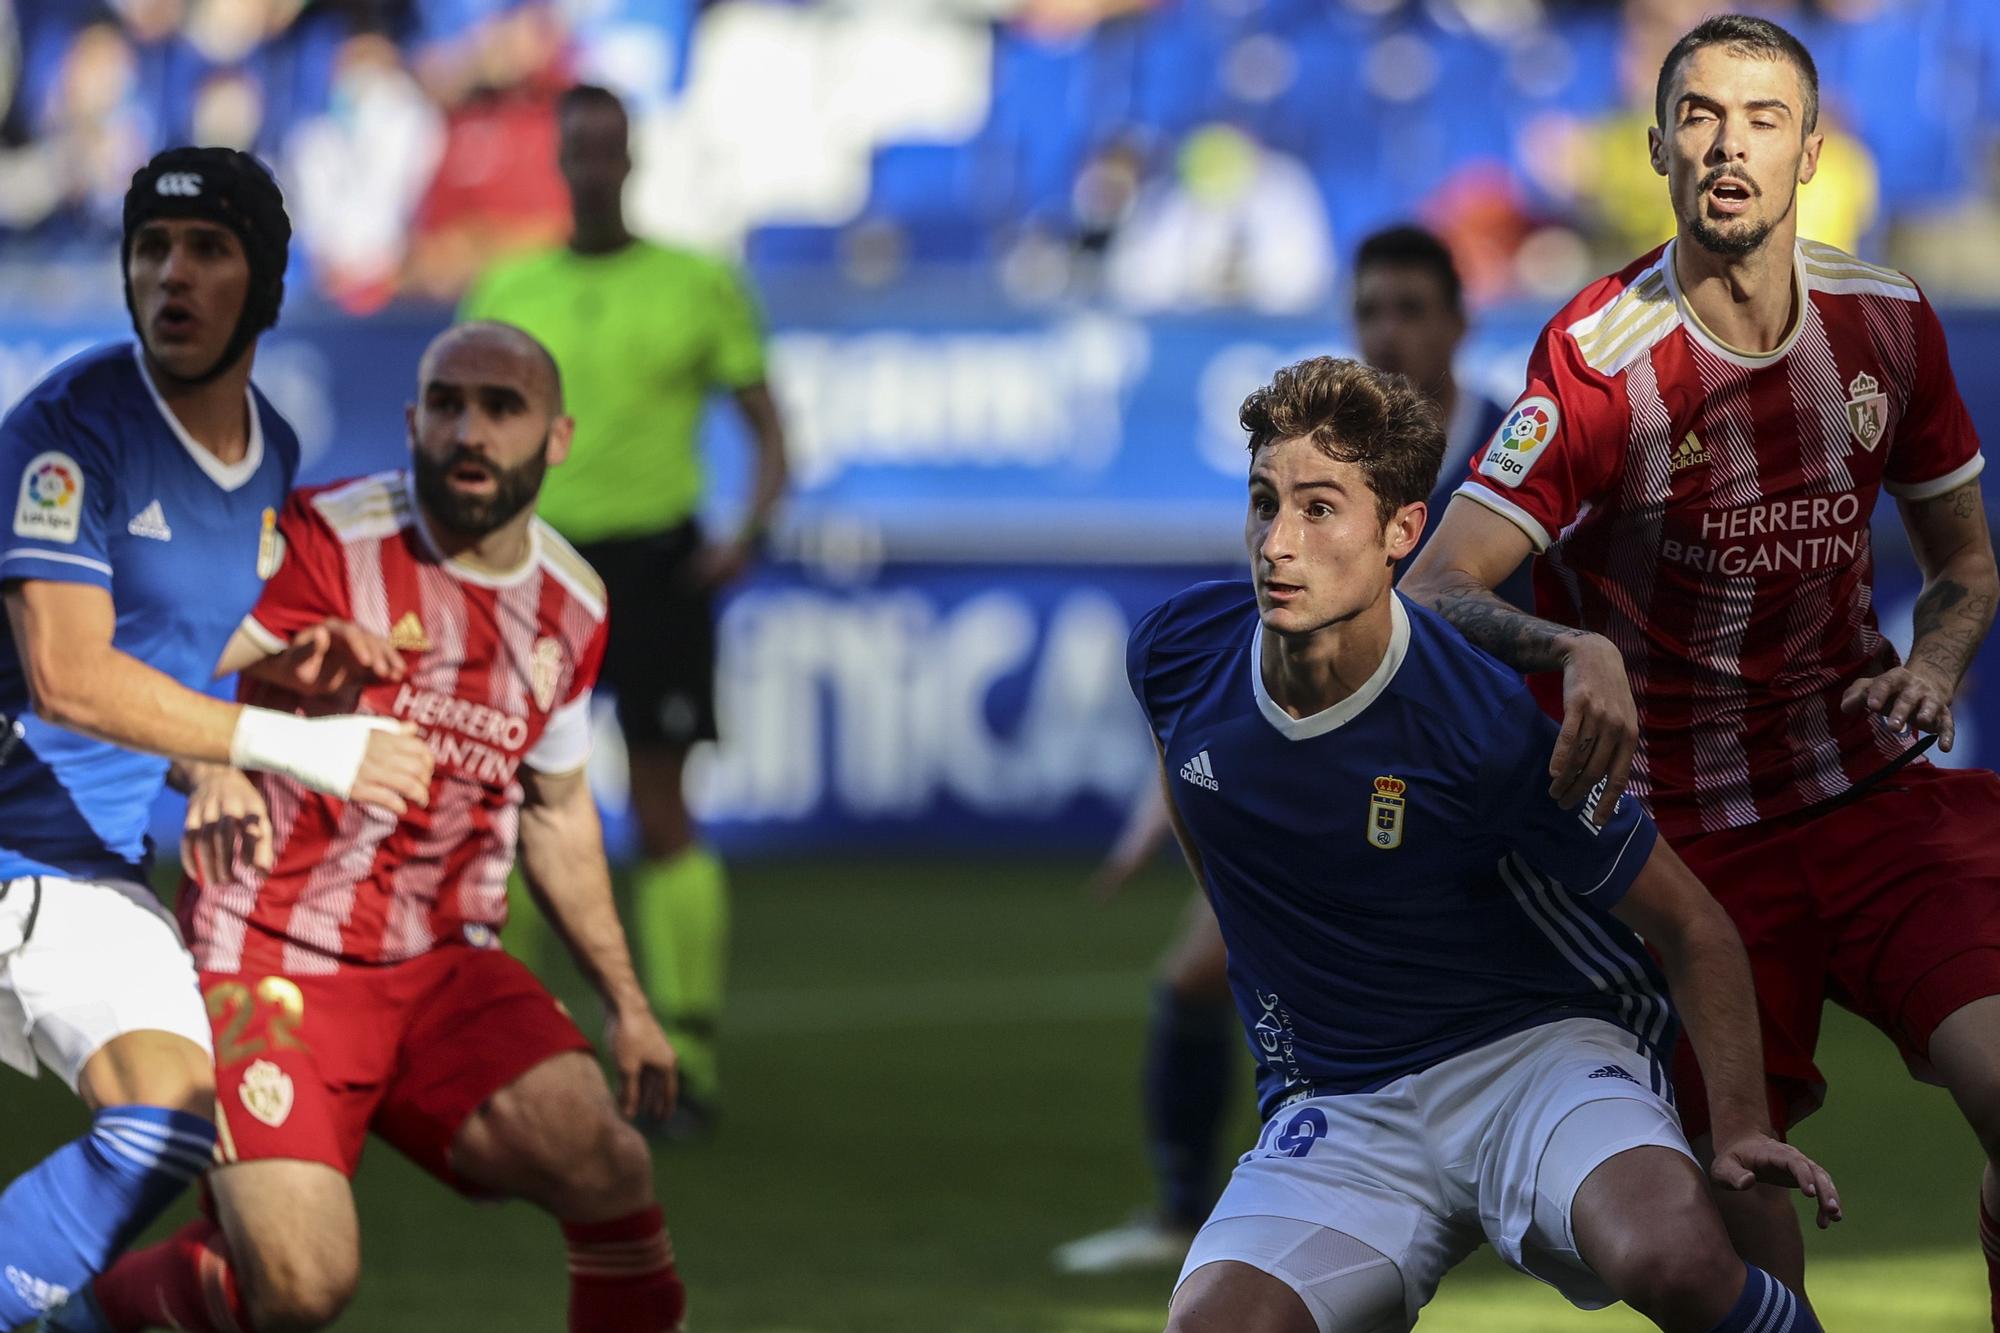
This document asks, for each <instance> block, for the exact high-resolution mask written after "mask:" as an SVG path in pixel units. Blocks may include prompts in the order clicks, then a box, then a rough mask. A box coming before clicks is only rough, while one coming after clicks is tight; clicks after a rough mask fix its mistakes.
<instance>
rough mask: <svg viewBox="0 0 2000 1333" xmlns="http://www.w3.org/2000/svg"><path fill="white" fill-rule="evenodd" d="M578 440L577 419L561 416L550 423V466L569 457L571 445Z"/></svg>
mask: <svg viewBox="0 0 2000 1333" xmlns="http://www.w3.org/2000/svg"><path fill="white" fill-rule="evenodd" d="M575 439H576V418H575V417H572V416H560V417H557V418H556V419H555V420H554V421H551V422H550V423H549V459H548V461H549V466H551V467H553V466H555V465H556V464H557V463H560V462H562V461H563V460H564V459H565V458H568V457H569V446H570V443H571V442H572V441H573V440H575Z"/></svg>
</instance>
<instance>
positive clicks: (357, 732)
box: [229, 708, 402, 801]
mask: <svg viewBox="0 0 2000 1333" xmlns="http://www.w3.org/2000/svg"><path fill="white" fill-rule="evenodd" d="M401 725H402V724H401V723H399V722H396V721H394V720H393V719H390V718H386V717H356V716H348V715H342V716H340V717H294V716H293V715H292V714H290V713H279V712H274V711H272V710H271V709H268V708H245V709H244V710H243V713H242V715H241V717H239V718H238V719H237V723H236V734H235V736H233V737H232V738H231V739H230V742H229V762H230V763H232V764H234V765H235V766H236V767H238V768H246V769H259V770H261V771H263V772H266V773H280V774H283V775H284V776H285V777H288V778H296V779H298V780H299V781H300V782H302V783H304V784H305V785H306V786H308V787H310V788H312V789H313V790H314V791H316V792H322V793H324V794H325V795H328V796H337V797H339V798H340V799H341V800H343V801H344V800H347V799H348V797H349V795H350V794H351V793H352V792H353V790H354V779H355V776H356V775H357V774H358V773H360V771H361V759H362V756H363V755H365V754H366V753H367V750H368V738H369V736H371V735H372V734H374V733H375V732H378V731H395V730H397V729H398V728H399V727H400V726H401Z"/></svg>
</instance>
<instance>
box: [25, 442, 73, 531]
mask: <svg viewBox="0 0 2000 1333" xmlns="http://www.w3.org/2000/svg"><path fill="white" fill-rule="evenodd" d="M82 518H83V469H82V468H80V467H78V466H77V465H76V460H75V459H74V458H71V457H70V456H69V455H68V454H65V453H60V452H58V451H56V450H54V449H51V450H49V451H47V452H46V453H39V454H36V455H35V456H34V457H33V458H31V459H29V460H28V466H27V467H26V468H24V469H23V470H22V472H21V500H20V503H19V504H17V505H15V506H14V535H15V536H17V537H32V538H34V539H35V540H36V541H44V542H74V541H75V540H76V534H77V532H78V528H79V524H80V523H81V521H82Z"/></svg>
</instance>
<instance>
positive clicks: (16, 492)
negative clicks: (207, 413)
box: [0, 343, 299, 880]
mask: <svg viewBox="0 0 2000 1333" xmlns="http://www.w3.org/2000/svg"><path fill="white" fill-rule="evenodd" d="M250 406H251V415H250V447H249V451H248V452H247V453H246V454H245V455H244V457H243V459H242V461H240V462H238V463H235V464H230V465H224V464H222V463H220V462H218V461H217V460H216V458H215V456H214V455H213V454H211V453H209V452H208V451H207V450H206V449H203V448H202V447H201V446H200V445H198V444H196V443H195V442H194V441H193V440H192V439H190V438H189V437H188V435H187V432H186V431H185V430H183V429H182V428H181V425H180V423H179V422H178V421H176V420H175V419H174V417H173V415H172V414H171V413H170V412H169V411H168V410H167V406H166V403H165V402H164V401H163V400H162V399H161V398H160V396H159V393H158V391H157V390H156V389H155V388H154V387H153V384H152V381H151V380H150V379H149V378H148V376H147V373H146V370H145V368H144V366H143V364H142V361H141V357H140V354H139V350H138V348H137V347H136V346H135V345H134V344H131V343H117V344H111V345H107V346H104V347H99V348H96V349H93V350H92V351H89V352H85V353H83V354H82V355H80V356H78V357H76V358H74V359H72V360H70V361H68V362H66V363H64V364H63V365H61V366H59V367H57V368H56V369H55V370H54V371H52V372H50V374H49V376H48V378H46V379H44V380H43V381H42V382H41V383H40V384H38V385H36V386H35V388H34V389H33V390H31V391H30V392H29V393H28V395H27V397H25V398H23V399H22V400H21V402H20V403H19V404H17V405H16V406H15V408H14V410H13V411H12V412H9V413H8V414H7V417H6V419H5V420H4V421H0V503H10V507H11V511H12V512H11V515H10V517H9V519H8V522H7V528H6V531H5V533H4V534H0V579H4V580H6V581H8V582H13V581H16V580H22V579H38V580H49V581H52V582H60V583H88V584H92V585H95V586H96V587H100V588H105V589H108V590H109V591H110V593H111V600H112V604H113V606H114V607H115V609H116V612H117V628H116V629H115V631H114V632H113V635H112V644H113V646H115V647H116V648H118V649H119V650H120V651H121V652H124V653H126V654H128V655H129V656H132V657H135V658H137V659H138V660H139V661H141V662H144V663H146V664H147V665H149V666H151V667H154V668H156V669H157V670H159V671H161V672H163V673H165V674H166V675H168V676H171V677H173V678H174V679H175V680H177V681H179V682H180V683H181V684H183V685H186V686H187V687H188V688H190V689H194V690H203V691H205V690H206V689H207V688H208V686H209V683H210V678H211V676H212V674H213V672H214V670H215V663H216V659H217V658H218V657H220V656H221V655H222V650H223V647H224V646H225V645H226V644H227V643H228V642H229V636H230V634H231V632H232V631H234V630H235V628H236V626H237V625H238V623H240V622H241V621H242V619H243V617H244V615H245V614H246V613H247V612H248V611H249V610H250V607H251V605H252V604H253V603H254V602H255V601H256V600H257V593H258V590H259V588H260V587H261V586H262V583H263V579H264V577H265V576H267V575H268V574H269V573H270V572H271V570H272V568H273V567H274V566H275V561H276V557H277V554H278V547H277V545H276V543H277V535H276V528H275V519H276V515H277V512H278V510H279V508H280V507H281V506H282V505H283V503H284V499H285V493H286V491H287V490H289V489H290V487H291V484H292V478H293V477H294V476H295V475H296V474H297V472H298V465H299V444H298V438H297V437H296V436H295V435H294V434H293V433H292V429H291V427H290V426H288V425H286V424H285V421H284V419H283V418H282V417H280V416H279V415H278V413H277V411H276V409H274V408H273V407H272V406H271V404H270V403H269V401H267V400H266V399H265V398H264V396H263V395H262V394H261V393H258V392H257V391H256V390H255V389H252V390H250ZM0 712H4V713H5V714H6V716H7V719H8V720H10V721H12V720H19V721H20V723H21V728H20V735H19V738H18V740H15V741H13V743H12V745H11V749H10V750H9V752H8V754H7V755H6V757H5V760H4V762H0V880H4V879H8V878H13V877H16V876H21V875H36V874H54V875H62V876H67V877H70V878H94V877H118V878H127V879H138V878H143V876H144V874H145V871H146V866H147V862H148V860H149V857H150V851H149V848H148V846H147V840H146V821H147V812H148V809H149V808H150V807H151V805H152V803H153V800H154V798H155V797H157V796H158V795H159V792H160V787H161V785H162V783H163V782H164V781H165V777H166V770H167V761H166V760H164V759H161V758H158V757H156V756H154V755H147V754H138V753H135V752H133V751H131V750H124V749H120V748H119V747H117V746H115V745H108V744H105V743H104V742H102V741H96V740H91V739H88V738H86V737H83V736H79V735H76V734H75V733H73V732H68V731H64V730H63V729H61V728H60V727H55V726H51V725H50V724H48V723H46V722H43V721H41V720H40V719H38V718H35V717H33V716H32V715H31V713H30V705H29V700H28V687H27V681H26V678H25V676H24V674H23V671H22V668H21V661H20V655H19V652H18V650H17V649H16V647H15V644H14V639H13V636H12V635H11V634H9V635H0Z"/></svg>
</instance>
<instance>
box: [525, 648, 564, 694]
mask: <svg viewBox="0 0 2000 1333" xmlns="http://www.w3.org/2000/svg"><path fill="white" fill-rule="evenodd" d="M528 683H529V684H531V685H532V686H534V689H535V707H537V708H539V709H541V710H542V711H543V712H544V713H546V712H548V711H549V709H550V707H552V706H553V705H554V704H555V701H556V686H557V685H559V684H561V683H562V645H561V644H560V643H557V642H556V641H555V640H554V639H552V638H550V637H549V636H548V635H546V634H544V635H543V636H542V637H541V638H539V639H536V640H535V650H534V652H533V653H532V654H531V655H530V657H529V662H528Z"/></svg>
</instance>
